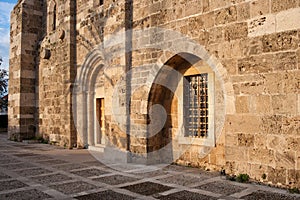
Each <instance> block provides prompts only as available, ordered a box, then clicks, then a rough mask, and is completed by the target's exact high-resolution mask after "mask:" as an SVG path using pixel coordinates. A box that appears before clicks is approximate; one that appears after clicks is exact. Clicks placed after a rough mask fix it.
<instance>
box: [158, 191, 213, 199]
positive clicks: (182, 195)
mask: <svg viewBox="0 0 300 200" xmlns="http://www.w3.org/2000/svg"><path fill="white" fill-rule="evenodd" d="M158 198H159V199H161V200H182V199H188V200H199V199H201V200H214V199H216V200H217V199H218V198H215V197H211V196H206V195H203V194H199V193H195V192H189V191H180V192H176V193H172V194H169V195H166V196H160V197H158Z"/></svg>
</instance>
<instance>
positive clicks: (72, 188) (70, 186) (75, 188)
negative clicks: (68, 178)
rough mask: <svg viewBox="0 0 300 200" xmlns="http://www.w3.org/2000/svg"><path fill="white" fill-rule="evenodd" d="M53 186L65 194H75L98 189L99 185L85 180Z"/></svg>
mask: <svg viewBox="0 0 300 200" xmlns="http://www.w3.org/2000/svg"><path fill="white" fill-rule="evenodd" d="M50 187H51V188H53V189H55V190H58V191H60V192H62V193H64V194H75V193H79V192H83V191H87V190H92V189H96V188H97V187H96V186H94V185H91V184H89V183H86V182H83V181H77V182H71V183H64V184H58V185H52V186H50Z"/></svg>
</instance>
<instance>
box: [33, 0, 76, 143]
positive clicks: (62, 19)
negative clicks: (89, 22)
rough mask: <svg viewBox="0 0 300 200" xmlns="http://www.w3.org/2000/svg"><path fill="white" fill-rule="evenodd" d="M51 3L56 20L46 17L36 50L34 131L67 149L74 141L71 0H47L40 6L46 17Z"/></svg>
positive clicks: (73, 21) (74, 61) (73, 33)
mask: <svg viewBox="0 0 300 200" xmlns="http://www.w3.org/2000/svg"><path fill="white" fill-rule="evenodd" d="M54 3H55V7H56V20H55V21H52V22H51V21H50V22H49V20H51V18H49V17H48V19H47V20H48V23H47V24H44V25H45V26H46V27H45V30H47V31H45V32H44V34H43V37H42V38H41V44H40V49H39V53H40V54H39V59H38V66H39V67H38V77H39V79H38V85H37V87H38V106H39V107H38V126H39V130H38V133H39V134H40V135H42V136H43V137H45V138H48V139H49V141H50V142H52V143H58V144H59V145H61V146H65V147H69V148H71V147H73V146H76V142H77V139H76V134H75V127H74V122H73V115H72V84H73V83H74V78H75V72H76V70H75V69H76V68H75V65H76V49H75V48H76V46H75V39H76V38H75V23H76V21H75V16H76V15H75V3H74V1H56V2H55V1H47V2H45V5H44V6H45V7H44V9H45V10H47V13H48V16H49V13H51V12H53V10H51V8H53V4H54ZM46 16H47V15H46ZM45 20H46V19H45ZM48 26H50V29H49V27H48ZM54 26H55V28H53V27H54ZM47 51H48V54H49V55H48V56H46V54H47V53H46V52H47Z"/></svg>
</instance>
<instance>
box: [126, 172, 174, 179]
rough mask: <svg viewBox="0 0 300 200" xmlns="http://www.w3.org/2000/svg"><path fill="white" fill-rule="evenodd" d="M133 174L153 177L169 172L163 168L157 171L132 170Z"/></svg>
mask: <svg viewBox="0 0 300 200" xmlns="http://www.w3.org/2000/svg"><path fill="white" fill-rule="evenodd" d="M131 174H135V175H138V176H141V177H144V178H150V177H151V178H153V177H156V176H162V175H167V174H168V172H165V171H163V170H155V171H150V172H142V173H141V172H132V173H131Z"/></svg>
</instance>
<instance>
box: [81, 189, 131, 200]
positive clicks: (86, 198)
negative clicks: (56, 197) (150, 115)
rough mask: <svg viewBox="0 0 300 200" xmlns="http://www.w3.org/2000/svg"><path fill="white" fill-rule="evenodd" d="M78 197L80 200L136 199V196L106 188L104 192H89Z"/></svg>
mask: <svg viewBox="0 0 300 200" xmlns="http://www.w3.org/2000/svg"><path fill="white" fill-rule="evenodd" d="M75 198H76V199H79V200H98V199H105V200H115V199H122V200H131V199H135V198H134V197H131V196H128V195H125V194H120V193H117V192H114V191H111V190H106V191H103V192H98V193H92V194H87V195H83V196H78V197H75Z"/></svg>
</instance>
